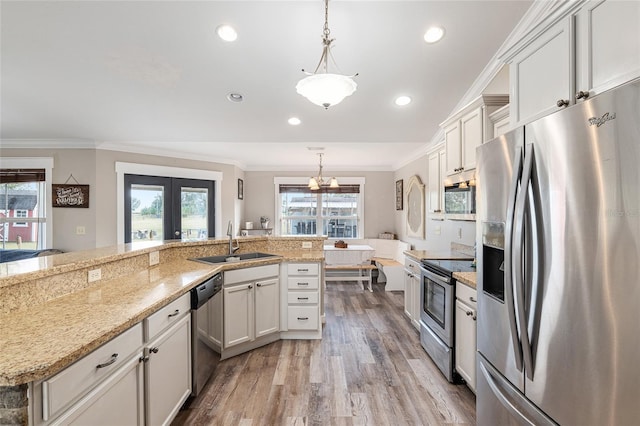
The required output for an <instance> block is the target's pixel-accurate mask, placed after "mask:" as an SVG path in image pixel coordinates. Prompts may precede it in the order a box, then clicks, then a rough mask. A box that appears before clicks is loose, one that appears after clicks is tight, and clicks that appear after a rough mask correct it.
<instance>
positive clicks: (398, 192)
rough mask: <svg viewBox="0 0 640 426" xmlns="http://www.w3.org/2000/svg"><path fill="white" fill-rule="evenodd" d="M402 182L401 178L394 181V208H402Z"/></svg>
mask: <svg viewBox="0 0 640 426" xmlns="http://www.w3.org/2000/svg"><path fill="white" fill-rule="evenodd" d="M403 196H404V193H403V183H402V179H400V180H397V181H396V210H402V209H403V204H402V201H403Z"/></svg>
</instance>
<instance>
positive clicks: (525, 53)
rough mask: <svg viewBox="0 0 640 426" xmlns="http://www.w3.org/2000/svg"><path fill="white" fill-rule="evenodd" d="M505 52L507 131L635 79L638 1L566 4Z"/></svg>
mask: <svg viewBox="0 0 640 426" xmlns="http://www.w3.org/2000/svg"><path fill="white" fill-rule="evenodd" d="M538 28H540V31H538V32H537V33H534V34H531V35H528V36H527V37H525V38H524V39H522V40H520V41H519V42H517V43H516V44H515V45H514V46H513V47H511V48H510V49H509V51H508V52H507V55H506V56H505V60H506V62H507V63H508V64H509V67H510V68H509V72H510V85H511V108H510V116H511V122H512V127H513V126H517V125H522V124H525V123H528V122H530V121H532V120H535V119H537V118H539V117H542V116H545V115H547V114H550V113H552V112H555V111H557V110H558V109H561V108H565V107H567V106H569V105H572V104H574V103H576V102H580V101H581V100H584V99H587V98H589V97H590V96H594V95H597V94H598V93H601V92H603V91H605V90H608V89H611V88H613V87H615V86H618V85H620V84H622V83H624V82H626V81H629V80H632V79H634V78H636V77H639V76H640V2H638V1H615V0H613V1H612V0H597V1H576V2H567V3H566V4H564V6H563V7H562V8H560V9H558V10H556V11H555V12H554V13H551V15H550V16H549V18H547V19H546V20H545V21H543V23H542V24H541V25H540V26H539V27H538Z"/></svg>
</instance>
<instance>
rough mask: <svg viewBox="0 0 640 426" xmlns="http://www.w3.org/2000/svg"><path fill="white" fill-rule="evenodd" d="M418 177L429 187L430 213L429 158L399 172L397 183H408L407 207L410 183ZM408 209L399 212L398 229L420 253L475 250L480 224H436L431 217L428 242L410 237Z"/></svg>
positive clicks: (396, 178)
mask: <svg viewBox="0 0 640 426" xmlns="http://www.w3.org/2000/svg"><path fill="white" fill-rule="evenodd" d="M414 175H417V176H418V177H420V180H421V181H422V183H423V184H424V185H425V212H427V211H428V205H427V202H428V201H427V197H426V194H427V193H428V192H429V180H428V177H429V161H428V154H427V153H425V155H423V156H421V157H420V158H418V159H416V160H415V161H413V162H411V163H409V164H407V165H406V166H404V167H402V168H400V169H398V170H396V172H395V177H394V180H399V179H403V180H404V190H405V194H404V201H405V205H406V190H407V182H408V180H409V178H410V177H411V176H414ZM406 213H407V210H406V208H405V209H404V210H402V211H396V214H395V228H396V229H398V230H399V232H397V233H398V238H399V239H401V240H403V241H406V242H408V243H411V245H412V247H413V248H414V249H416V250H449V249H450V247H451V243H452V242H455V243H460V244H465V245H470V246H472V245H473V244H474V242H475V238H476V234H475V232H476V231H475V229H476V223H475V222H470V221H457V220H433V219H431V218H430V217H429V215H428V214H427V217H426V219H425V239H420V238H414V237H408V236H407V230H406V220H407V216H406Z"/></svg>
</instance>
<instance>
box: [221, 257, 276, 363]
mask: <svg viewBox="0 0 640 426" xmlns="http://www.w3.org/2000/svg"><path fill="white" fill-rule="evenodd" d="M278 275H279V266H278V265H268V266H258V267H254V268H245V269H237V270H233V271H228V272H225V277H224V290H223V301H224V302H223V305H224V308H223V311H224V321H223V323H224V333H223V334H224V339H223V340H224V346H223V348H224V349H226V348H230V347H233V346H236V345H239V344H241V343H246V342H251V341H254V340H255V339H258V338H261V337H263V336H267V335H270V334H273V333H276V332H278V331H280V284H279V278H278ZM223 356H224V353H223Z"/></svg>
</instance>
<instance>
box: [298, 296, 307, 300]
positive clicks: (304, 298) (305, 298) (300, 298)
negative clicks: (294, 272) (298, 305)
mask: <svg viewBox="0 0 640 426" xmlns="http://www.w3.org/2000/svg"><path fill="white" fill-rule="evenodd" d="M298 300H309V298H308V297H298Z"/></svg>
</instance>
